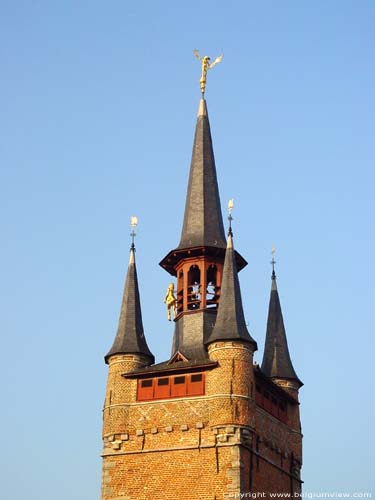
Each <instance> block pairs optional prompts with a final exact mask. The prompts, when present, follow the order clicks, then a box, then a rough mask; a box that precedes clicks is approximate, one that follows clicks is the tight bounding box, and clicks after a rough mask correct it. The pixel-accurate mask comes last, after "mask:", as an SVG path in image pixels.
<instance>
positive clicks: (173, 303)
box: [164, 283, 177, 321]
mask: <svg viewBox="0 0 375 500" xmlns="http://www.w3.org/2000/svg"><path fill="white" fill-rule="evenodd" d="M164 304H167V313H168V321H171V309H172V311H173V319H175V317H176V314H177V299H176V297H175V296H174V284H173V283H170V284H169V286H168V290H167V294H166V296H165V299H164Z"/></svg>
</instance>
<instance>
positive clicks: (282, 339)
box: [261, 260, 303, 386]
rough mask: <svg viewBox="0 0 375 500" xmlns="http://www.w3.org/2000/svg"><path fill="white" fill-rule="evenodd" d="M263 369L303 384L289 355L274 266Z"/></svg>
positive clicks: (269, 374) (267, 374)
mask: <svg viewBox="0 0 375 500" xmlns="http://www.w3.org/2000/svg"><path fill="white" fill-rule="evenodd" d="M272 265H273V266H274V260H273V261H272ZM261 370H262V372H263V373H264V374H265V375H266V376H267V377H271V378H279V379H280V378H281V379H289V380H295V381H297V382H298V383H299V384H301V386H302V385H303V384H302V382H301V381H300V379H299V378H298V377H297V374H296V372H295V371H294V368H293V365H292V361H291V359H290V355H289V349H288V342H287V339H286V333H285V327H284V321H283V315H282V312H281V305H280V299H279V293H278V291H277V285H276V274H275V270H274V268H273V271H272V286H271V297H270V304H269V309H268V320H267V333H266V343H265V348H264V354H263V361H262V368H261Z"/></svg>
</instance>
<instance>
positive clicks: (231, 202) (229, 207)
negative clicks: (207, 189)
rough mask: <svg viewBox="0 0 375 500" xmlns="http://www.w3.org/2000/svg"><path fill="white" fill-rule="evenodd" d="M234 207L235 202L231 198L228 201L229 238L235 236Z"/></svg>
mask: <svg viewBox="0 0 375 500" xmlns="http://www.w3.org/2000/svg"><path fill="white" fill-rule="evenodd" d="M233 207H234V201H233V198H231V199H230V200H229V201H228V220H229V230H228V236H233V231H232V220H233V217H232V210H233Z"/></svg>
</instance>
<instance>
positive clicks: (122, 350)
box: [104, 244, 155, 364]
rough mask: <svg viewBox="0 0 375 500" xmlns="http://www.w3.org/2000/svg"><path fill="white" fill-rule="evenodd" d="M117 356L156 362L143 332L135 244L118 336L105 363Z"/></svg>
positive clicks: (132, 250)
mask: <svg viewBox="0 0 375 500" xmlns="http://www.w3.org/2000/svg"><path fill="white" fill-rule="evenodd" d="M115 354H143V355H144V356H147V357H148V358H149V360H150V364H152V363H154V361H155V360H154V356H153V354H152V353H151V351H150V349H149V348H148V345H147V342H146V339H145V335H144V332H143V323H142V313H141V302H140V299H139V289H138V278H137V268H136V265H135V249H134V244H132V247H131V249H130V258H129V267H128V273H127V276H126V282H125V288H124V295H123V298H122V304H121V311H120V319H119V323H118V329H117V335H116V338H115V341H114V342H113V345H112V348H111V350H110V351H109V352H108V354H107V355H106V356H105V358H104V359H105V362H106V363H108V360H109V358H110V357H111V356H113V355H115Z"/></svg>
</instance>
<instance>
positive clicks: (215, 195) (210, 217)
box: [178, 99, 226, 248]
mask: <svg viewBox="0 0 375 500" xmlns="http://www.w3.org/2000/svg"><path fill="white" fill-rule="evenodd" d="M201 246H211V247H219V248H225V246H226V243H225V233H224V227H223V219H222V214H221V207H220V198H219V188H218V184H217V178H216V167H215V158H214V152H213V148H212V139H211V131H210V122H209V120H208V114H207V106H206V101H205V100H204V99H201V101H200V103H199V110H198V118H197V125H196V128H195V137H194V145H193V153H192V158H191V165H190V176H189V185H188V191H187V195H186V205H185V216H184V224H183V228H182V233H181V241H180V243H179V245H178V248H189V247H201Z"/></svg>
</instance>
